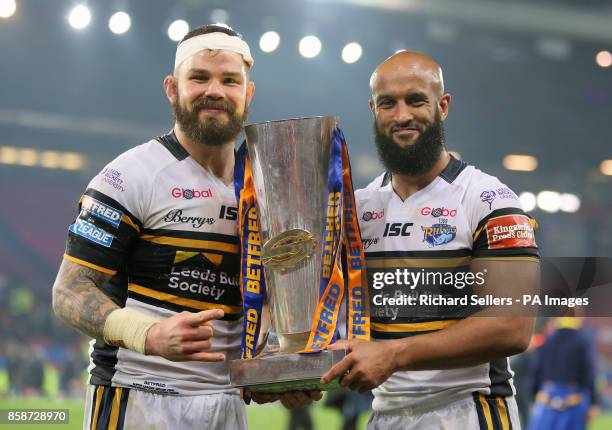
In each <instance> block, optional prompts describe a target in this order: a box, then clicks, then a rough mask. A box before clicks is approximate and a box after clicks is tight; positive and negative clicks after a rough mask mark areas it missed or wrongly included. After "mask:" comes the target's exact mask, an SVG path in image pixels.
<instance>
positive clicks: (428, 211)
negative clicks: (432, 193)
mask: <svg viewBox="0 0 612 430" xmlns="http://www.w3.org/2000/svg"><path fill="white" fill-rule="evenodd" d="M421 215H425V216H427V215H431V216H432V217H434V218H438V217H441V216H443V217H451V218H452V217H454V216H456V215H457V209H446V208H445V207H444V206H442V207H441V208H430V207H429V206H425V207H424V208H423V209H421Z"/></svg>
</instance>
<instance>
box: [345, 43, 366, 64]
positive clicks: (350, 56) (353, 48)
mask: <svg viewBox="0 0 612 430" xmlns="http://www.w3.org/2000/svg"><path fill="white" fill-rule="evenodd" d="M362 53H363V49H361V45H360V44H359V43H357V42H351V43H349V44H347V45H345V46H344V48H342V61H344V62H345V63H347V64H353V63H355V62H356V61H357V60H359V59H360V58H361V54H362Z"/></svg>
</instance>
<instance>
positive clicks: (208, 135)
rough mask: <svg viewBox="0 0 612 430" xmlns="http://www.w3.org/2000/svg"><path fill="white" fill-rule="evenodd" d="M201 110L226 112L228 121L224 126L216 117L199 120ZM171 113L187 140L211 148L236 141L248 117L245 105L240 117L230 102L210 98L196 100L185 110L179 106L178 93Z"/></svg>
mask: <svg viewBox="0 0 612 430" xmlns="http://www.w3.org/2000/svg"><path fill="white" fill-rule="evenodd" d="M202 109H222V110H224V111H225V112H227V115H228V117H229V119H228V121H227V123H225V124H224V123H222V122H221V121H220V119H219V118H216V117H207V118H205V119H204V120H200V117H199V114H200V111H201V110H202ZM172 111H173V114H174V119H175V120H176V122H177V123H178V124H179V125H180V126H181V129H182V130H183V132H184V133H185V134H186V135H187V137H189V139H191V140H192V141H194V142H196V143H200V144H203V145H212V146H220V145H223V144H225V143H227V142H229V141H231V140H234V139H236V137H237V136H238V134H239V133H240V131H241V130H242V127H243V125H244V122H245V120H246V118H247V115H248V108H247V106H246V105H245V107H244V112H243V114H242V115H240V114H238V113H236V107H235V105H234V104H232V103H231V102H229V101H227V100H214V99H210V98H203V99H198V100H196V101H195V102H194V103H193V104H192V105H191V109H185V108H183V107H182V106H181V100H180V98H179V95H178V91H177V94H176V100H175V102H174V103H172Z"/></svg>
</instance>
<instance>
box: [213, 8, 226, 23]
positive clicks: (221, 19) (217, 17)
mask: <svg viewBox="0 0 612 430" xmlns="http://www.w3.org/2000/svg"><path fill="white" fill-rule="evenodd" d="M210 21H211V22H214V23H215V24H224V25H227V24H226V23H227V22H228V21H229V12H228V11H226V10H225V9H213V10H212V12H210Z"/></svg>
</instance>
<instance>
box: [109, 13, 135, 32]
mask: <svg viewBox="0 0 612 430" xmlns="http://www.w3.org/2000/svg"><path fill="white" fill-rule="evenodd" d="M131 26H132V18H130V15H128V14H127V12H124V11H119V12H115V13H114V14H113V16H111V17H110V19H109V20H108V28H110V31H112V32H113V33H115V34H123V33H125V32H127V31H128V30H129V29H130V27H131Z"/></svg>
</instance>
